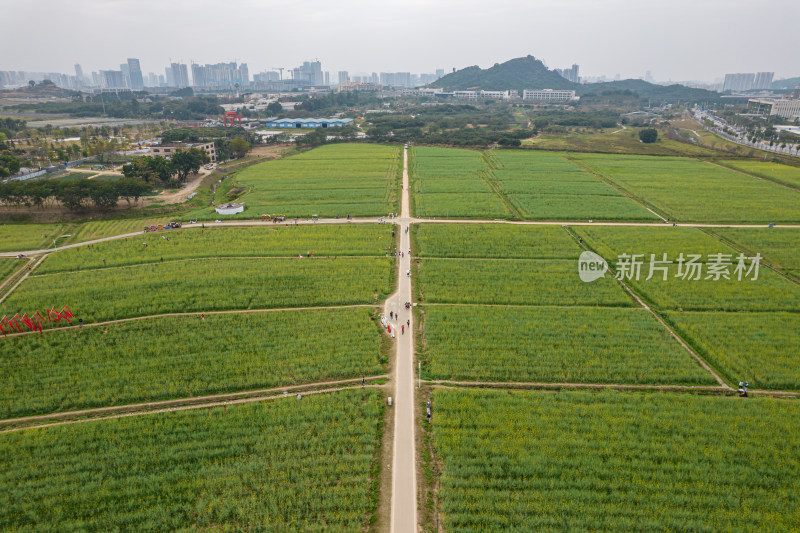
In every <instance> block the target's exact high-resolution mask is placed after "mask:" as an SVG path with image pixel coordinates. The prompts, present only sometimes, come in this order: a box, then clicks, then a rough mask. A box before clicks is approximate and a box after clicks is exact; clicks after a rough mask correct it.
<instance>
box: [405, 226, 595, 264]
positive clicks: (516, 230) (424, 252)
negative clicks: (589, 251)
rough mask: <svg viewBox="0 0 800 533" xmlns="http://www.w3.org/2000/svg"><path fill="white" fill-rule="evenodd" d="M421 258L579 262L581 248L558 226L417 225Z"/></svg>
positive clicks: (416, 249)
mask: <svg viewBox="0 0 800 533" xmlns="http://www.w3.org/2000/svg"><path fill="white" fill-rule="evenodd" d="M411 235H412V237H413V239H414V241H413V247H414V254H415V255H416V256H417V257H485V258H497V259H500V258H513V259H575V260H576V261H577V259H578V256H579V255H580V253H581V248H580V247H579V246H578V243H577V242H575V239H573V238H572V237H570V235H569V234H568V233H567V232H566V231H564V229H563V228H560V227H555V226H521V225H509V224H415V225H412V226H411Z"/></svg>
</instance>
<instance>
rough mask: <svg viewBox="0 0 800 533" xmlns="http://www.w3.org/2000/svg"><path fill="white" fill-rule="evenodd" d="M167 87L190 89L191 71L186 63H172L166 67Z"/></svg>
mask: <svg viewBox="0 0 800 533" xmlns="http://www.w3.org/2000/svg"><path fill="white" fill-rule="evenodd" d="M164 70H165V72H166V74H167V85H168V86H169V87H177V88H183V87H189V69H188V68H187V67H186V65H185V64H184V63H171V64H170V66H168V67H166V68H165V69H164Z"/></svg>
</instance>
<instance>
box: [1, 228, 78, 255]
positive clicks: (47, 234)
mask: <svg viewBox="0 0 800 533" xmlns="http://www.w3.org/2000/svg"><path fill="white" fill-rule="evenodd" d="M67 228H68V226H67V224H2V225H0V252H24V251H26V250H41V249H44V248H52V246H53V239H58V237H60V236H61V235H62V234H63V233H64V231H65V230H66V229H67ZM57 244H63V242H62V240H61V239H58V242H57Z"/></svg>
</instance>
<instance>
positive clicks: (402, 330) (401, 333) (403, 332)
mask: <svg viewBox="0 0 800 533" xmlns="http://www.w3.org/2000/svg"><path fill="white" fill-rule="evenodd" d="M405 334H406V326H405V324H401V325H400V335H405Z"/></svg>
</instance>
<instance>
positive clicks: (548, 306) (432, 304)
mask: <svg viewBox="0 0 800 533" xmlns="http://www.w3.org/2000/svg"><path fill="white" fill-rule="evenodd" d="M418 304H419V306H420V307H517V308H519V309H530V308H537V309H538V308H546V309H576V308H579V309H622V310H628V311H647V309H645V308H644V307H637V306H635V305H627V306H626V305H590V304H576V305H556V304H483V303H448V302H419V303H418Z"/></svg>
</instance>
